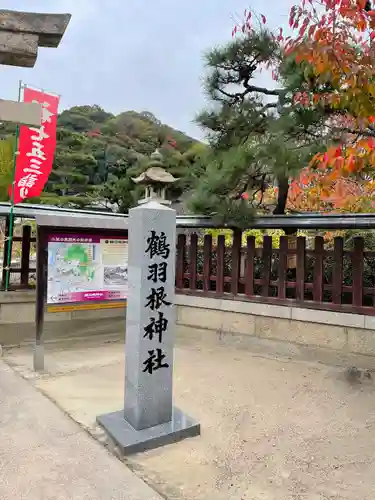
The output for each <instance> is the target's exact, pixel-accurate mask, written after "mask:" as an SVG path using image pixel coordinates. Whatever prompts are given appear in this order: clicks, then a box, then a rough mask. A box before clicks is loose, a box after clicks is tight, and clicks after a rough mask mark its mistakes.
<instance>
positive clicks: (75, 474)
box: [0, 361, 161, 500]
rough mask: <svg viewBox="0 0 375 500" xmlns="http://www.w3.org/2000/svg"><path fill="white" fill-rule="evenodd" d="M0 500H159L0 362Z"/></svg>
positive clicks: (30, 386)
mask: <svg viewBox="0 0 375 500" xmlns="http://www.w3.org/2000/svg"><path fill="white" fill-rule="evenodd" d="M0 429H1V433H0V498H1V500H52V499H53V500H65V499H66V500H68V499H69V500H161V497H160V496H159V495H157V494H156V493H155V492H154V491H153V490H152V489H151V488H150V487H148V486H147V485H146V484H145V483H144V482H143V481H142V480H141V479H139V478H138V477H137V476H135V475H134V474H133V473H132V472H131V471H130V470H129V469H128V468H127V467H126V466H125V465H124V464H122V463H121V462H120V461H119V460H117V459H116V458H115V457H114V456H113V455H111V454H110V453H109V452H108V451H107V450H106V449H105V448H104V447H103V446H101V445H100V444H99V443H98V442H96V441H95V440H94V439H92V438H91V437H89V436H88V434H87V433H86V432H85V431H83V430H82V429H81V428H80V427H79V426H78V425H77V424H76V423H74V422H73V421H72V420H71V419H70V418H69V417H67V416H66V415H65V414H64V413H63V412H62V411H61V410H59V409H58V408H57V407H56V406H55V405H54V404H53V403H52V402H51V401H50V400H49V399H47V398H46V397H45V396H44V395H43V394H41V393H40V392H39V391H37V390H36V389H35V388H34V387H33V386H32V385H31V384H30V383H29V382H28V381H26V380H24V379H21V378H20V377H19V376H18V375H17V374H16V373H14V372H13V370H12V369H11V368H9V367H8V366H7V365H5V364H4V363H3V362H2V361H0Z"/></svg>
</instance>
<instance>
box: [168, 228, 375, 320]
mask: <svg viewBox="0 0 375 500" xmlns="http://www.w3.org/2000/svg"><path fill="white" fill-rule="evenodd" d="M189 240H190V241H189V242H187V237H186V236H185V235H179V236H178V242H177V267H176V288H177V291H178V292H179V293H185V294H194V295H196V294H201V295H204V296H211V297H223V296H227V297H230V298H233V299H239V300H250V301H257V302H263V303H271V304H282V305H293V304H295V305H301V306H303V307H308V308H314V309H326V310H327V309H328V310H335V311H341V312H351V313H359V314H369V315H375V302H374V296H375V252H367V251H365V250H364V239H363V238H359V237H358V238H354V242H353V248H352V249H350V250H348V249H344V241H343V239H342V238H335V240H334V245H333V248H332V249H330V250H329V249H325V247H324V240H323V238H322V237H315V238H314V244H313V245H312V248H307V245H306V239H305V238H304V237H298V238H297V239H296V240H294V241H295V242H296V245H295V249H292V248H291V245H290V241H291V240H290V239H289V240H288V237H286V236H282V237H281V238H280V244H279V248H273V245H272V238H271V237H270V236H264V238H263V245H262V247H261V248H256V245H255V238H254V237H248V238H247V244H246V247H245V248H243V247H242V234H241V232H240V231H237V232H234V236H233V242H232V245H231V246H230V247H227V246H226V245H225V237H224V236H219V237H218V238H217V242H215V244H213V239H212V237H211V236H210V235H206V236H205V237H204V240H203V245H199V239H198V237H197V235H195V234H193V235H191V237H190V238H189ZM293 255H294V256H295V258H294V259H293V258H291V256H293ZM293 260H294V265H293V266H291V265H290V262H291V261H293Z"/></svg>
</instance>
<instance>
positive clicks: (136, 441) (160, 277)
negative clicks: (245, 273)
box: [97, 201, 200, 454]
mask: <svg viewBox="0 0 375 500" xmlns="http://www.w3.org/2000/svg"><path fill="white" fill-rule="evenodd" d="M175 248H176V212H175V211H174V210H172V209H171V208H168V207H166V206H164V205H161V204H159V203H157V202H155V201H150V202H148V203H146V204H144V205H141V206H139V207H137V208H133V209H132V210H130V212H129V256H128V258H129V262H128V281H129V296H128V307H127V315H126V353H125V356H126V363H125V402H124V410H123V411H120V412H115V413H111V414H107V415H102V416H99V417H98V418H97V421H98V423H99V424H100V425H102V426H103V427H104V428H105V429H106V431H107V432H108V434H109V435H110V436H111V438H112V439H113V440H114V441H115V442H116V443H117V445H118V446H119V447H120V449H121V450H122V452H123V454H129V453H136V452H138V451H144V450H147V449H150V448H155V447H157V446H162V445H164V444H168V443H171V442H175V441H178V440H180V439H183V438H185V437H188V436H196V435H198V434H199V433H200V426H199V424H198V423H196V422H194V421H193V420H192V419H191V418H189V417H187V416H186V415H184V414H183V413H182V412H181V411H180V410H178V409H177V408H173V406H172V385H173V346H174V327H175V307H174V294H175Z"/></svg>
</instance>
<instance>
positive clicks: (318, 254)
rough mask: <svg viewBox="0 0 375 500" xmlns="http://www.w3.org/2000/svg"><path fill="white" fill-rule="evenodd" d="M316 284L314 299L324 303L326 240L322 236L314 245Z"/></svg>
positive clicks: (314, 286) (314, 284)
mask: <svg viewBox="0 0 375 500" xmlns="http://www.w3.org/2000/svg"><path fill="white" fill-rule="evenodd" d="M314 257H315V263H314V283H313V299H314V301H315V302H323V291H324V272H323V271H324V239H323V238H322V237H321V236H317V237H316V238H315V244H314Z"/></svg>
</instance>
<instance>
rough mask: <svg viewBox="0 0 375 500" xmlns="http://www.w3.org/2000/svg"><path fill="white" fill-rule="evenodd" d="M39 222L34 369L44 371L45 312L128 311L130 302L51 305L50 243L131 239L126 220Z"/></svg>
mask: <svg viewBox="0 0 375 500" xmlns="http://www.w3.org/2000/svg"><path fill="white" fill-rule="evenodd" d="M36 223H37V244H36V250H37V262H36V278H37V279H36V307H35V327H36V332H35V349H34V370H36V371H42V370H44V352H43V328H44V315H45V312H46V311H47V312H50V313H56V312H67V311H77V310H80V311H82V310H97V309H109V308H124V307H126V304H127V300H126V299H124V300H114V299H113V300H112V299H111V300H103V301H102V300H95V301H89V302H69V303H62V304H53V305H52V304H47V284H48V281H47V280H48V240H49V238H50V237H51V236H54V235H60V234H64V235H72V236H74V235H77V233H78V234H80V235H87V237H90V236H91V237H93V236H98V235H100V237H102V238H108V239H116V238H119V239H120V238H121V239H124V238H126V239H128V230H127V220H126V218H125V217H124V218H118V217H116V218H114V217H112V218H111V214H108V218H104V217H103V218H102V217H97V216H93V217H92V218H91V217H88V216H87V215H86V214H85V215H83V216H82V217H77V216H74V217H73V216H70V217H69V216H65V215H64V216H59V215H56V216H47V215H43V216H38V217H36Z"/></svg>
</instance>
